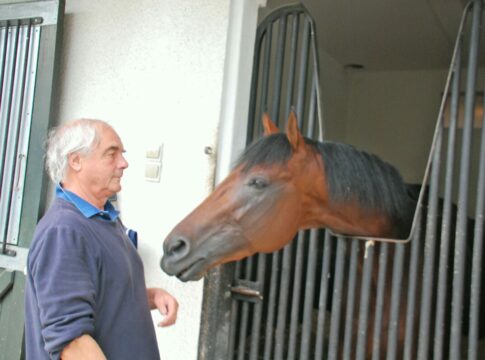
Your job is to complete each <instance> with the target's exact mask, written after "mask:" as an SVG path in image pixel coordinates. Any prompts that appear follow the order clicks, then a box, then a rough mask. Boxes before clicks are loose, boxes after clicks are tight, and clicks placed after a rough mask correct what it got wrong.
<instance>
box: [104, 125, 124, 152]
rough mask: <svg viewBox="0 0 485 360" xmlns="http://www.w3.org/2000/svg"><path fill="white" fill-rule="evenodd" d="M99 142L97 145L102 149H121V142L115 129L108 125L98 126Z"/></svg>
mask: <svg viewBox="0 0 485 360" xmlns="http://www.w3.org/2000/svg"><path fill="white" fill-rule="evenodd" d="M99 136H100V142H99V144H98V147H101V148H103V149H108V148H115V149H123V143H122V141H121V139H120V137H119V135H118V134H117V133H116V131H115V130H114V129H113V128H112V127H111V126H109V125H105V124H102V125H101V126H100V128H99Z"/></svg>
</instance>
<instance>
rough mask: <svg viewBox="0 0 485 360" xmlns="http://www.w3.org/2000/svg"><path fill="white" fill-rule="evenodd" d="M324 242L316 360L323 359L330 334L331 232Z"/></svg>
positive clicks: (327, 232) (327, 234)
mask: <svg viewBox="0 0 485 360" xmlns="http://www.w3.org/2000/svg"><path fill="white" fill-rule="evenodd" d="M323 241H324V242H325V243H324V244H323V259H322V272H321V277H320V293H319V295H318V319H317V335H316V338H317V343H316V347H315V360H320V359H323V344H324V337H327V336H328V333H325V325H326V322H325V320H326V314H327V300H328V278H329V276H330V253H331V252H332V250H333V249H332V239H331V238H330V232H329V231H325V239H324V240H323Z"/></svg>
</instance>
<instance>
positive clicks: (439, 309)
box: [433, 36, 463, 359]
mask: <svg viewBox="0 0 485 360" xmlns="http://www.w3.org/2000/svg"><path fill="white" fill-rule="evenodd" d="M458 41H459V44H458V52H457V57H456V61H455V64H454V66H453V71H454V73H453V83H452V88H451V103H450V119H449V128H448V129H449V130H448V149H447V154H446V173H445V189H444V202H443V215H442V216H443V220H442V225H441V238H440V258H439V264H438V269H439V270H438V288H437V300H436V302H437V305H436V321H435V330H434V331H435V335H434V351H433V354H435V356H436V357H437V358H438V359H440V358H442V357H443V351H444V339H443V336H444V319H445V311H446V297H447V288H448V261H449V252H450V232H451V210H452V196H453V194H452V191H453V171H454V162H455V143H456V123H457V118H458V100H459V96H460V95H459V94H460V72H461V48H462V44H463V36H460V38H459V40H458Z"/></svg>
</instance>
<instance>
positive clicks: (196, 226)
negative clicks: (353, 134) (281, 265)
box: [161, 112, 415, 281]
mask: <svg viewBox="0 0 485 360" xmlns="http://www.w3.org/2000/svg"><path fill="white" fill-rule="evenodd" d="M263 127H264V136H263V137H262V138H261V139H259V140H258V141H256V142H255V143H254V144H252V145H251V146H249V147H248V148H247V149H246V151H245V152H244V153H243V155H242V156H241V158H240V159H239V161H238V162H237V164H236V166H235V168H234V170H233V171H232V172H231V173H230V174H229V175H228V176H227V178H226V179H225V180H224V181H222V182H221V183H220V184H219V185H218V186H217V187H216V188H215V189H214V191H213V192H212V193H211V194H210V195H209V196H208V197H207V198H206V199H205V200H204V201H203V202H202V203H201V204H200V205H199V206H198V207H197V208H196V209H195V210H193V211H192V212H191V213H190V214H189V215H188V216H187V217H186V218H185V219H183V220H182V221H181V222H180V223H179V224H178V225H176V226H175V228H174V229H173V230H172V231H171V233H170V234H169V235H168V236H167V238H166V239H165V242H164V255H163V257H162V260H161V267H162V269H163V270H164V271H165V272H166V273H168V274H170V275H176V276H177V277H178V278H179V279H180V280H182V281H189V280H198V279H200V278H201V277H202V276H203V275H204V274H205V273H206V271H207V270H208V269H210V268H212V267H214V266H216V265H219V264H222V263H227V262H230V261H235V260H239V259H242V258H245V257H247V256H250V255H253V254H255V253H258V252H263V253H269V252H273V251H276V250H279V249H281V248H282V247H284V246H285V245H286V244H287V243H289V242H290V241H291V240H292V239H293V238H294V237H295V235H296V233H297V232H298V231H299V230H301V229H308V228H317V227H325V228H328V229H331V230H332V231H334V232H336V233H339V234H344V235H352V236H365V237H376V238H394V239H397V238H399V239H404V238H406V237H407V236H408V235H409V233H410V228H411V223H412V217H413V214H414V208H415V204H414V202H413V201H412V200H411V198H410V197H409V196H408V193H407V190H406V186H405V184H404V182H403V180H402V178H401V176H400V174H399V173H398V171H397V170H396V169H395V168H394V167H392V166H391V165H390V164H388V163H386V162H384V161H382V160H381V159H379V158H378V157H377V156H375V155H371V154H368V153H366V152H363V151H359V150H357V149H355V148H354V147H352V146H350V145H346V144H341V143H334V142H324V143H321V142H316V141H313V140H311V139H308V138H305V137H303V136H302V134H301V132H300V130H299V129H298V125H297V119H296V116H295V114H294V113H293V112H291V114H290V116H289V119H288V124H287V129H286V134H283V133H280V132H279V130H278V128H277V127H276V125H275V124H274V123H273V122H272V121H271V119H270V118H269V117H268V116H267V115H265V116H263Z"/></svg>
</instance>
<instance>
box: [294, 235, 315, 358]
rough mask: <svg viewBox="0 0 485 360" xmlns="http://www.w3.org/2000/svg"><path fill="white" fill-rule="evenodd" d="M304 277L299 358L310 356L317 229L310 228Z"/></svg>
mask: <svg viewBox="0 0 485 360" xmlns="http://www.w3.org/2000/svg"><path fill="white" fill-rule="evenodd" d="M309 232H310V240H309V249H308V258H307V271H306V277H305V285H306V286H305V295H304V304H303V323H302V334H301V348H300V357H299V359H308V358H309V357H310V345H311V329H312V317H313V300H314V294H315V278H316V274H315V270H316V268H317V241H318V239H317V235H318V230H317V229H311V230H310V231H309Z"/></svg>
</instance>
